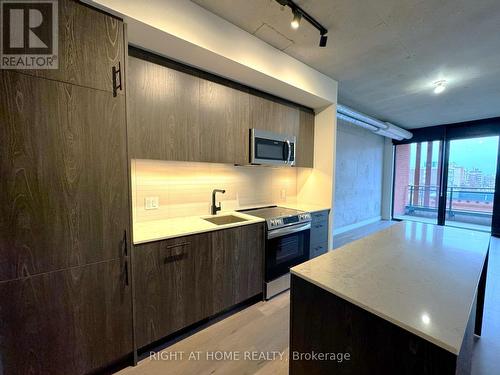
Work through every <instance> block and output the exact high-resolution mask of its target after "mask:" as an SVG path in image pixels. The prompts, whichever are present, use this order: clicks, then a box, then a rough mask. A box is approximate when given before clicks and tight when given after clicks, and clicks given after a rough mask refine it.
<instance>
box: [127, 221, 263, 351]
mask: <svg viewBox="0 0 500 375" xmlns="http://www.w3.org/2000/svg"><path fill="white" fill-rule="evenodd" d="M134 251H135V254H134V275H135V303H136V339H137V346H138V347H139V348H141V347H144V346H146V345H148V344H151V343H153V342H155V341H157V340H160V339H162V338H164V337H165V336H168V335H170V334H172V333H175V332H176V331H179V330H180V329H182V328H185V327H187V326H189V325H191V324H194V323H196V322H198V321H201V320H203V319H205V318H209V317H210V316H213V315H215V314H217V313H219V312H221V311H223V310H225V309H227V308H229V307H231V306H234V305H236V304H238V303H240V302H243V301H245V300H247V299H249V298H251V297H253V296H256V295H258V294H259V293H262V285H263V276H262V275H263V255H264V225H263V224H255V225H246V226H241V227H237V228H231V229H225V230H220V231H215V232H209V233H203V234H196V235H191V236H186V237H179V238H175V239H171V240H165V241H157V242H152V243H148V244H143V245H137V246H135V248H134Z"/></svg>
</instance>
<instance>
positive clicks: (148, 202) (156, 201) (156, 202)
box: [144, 197, 160, 210]
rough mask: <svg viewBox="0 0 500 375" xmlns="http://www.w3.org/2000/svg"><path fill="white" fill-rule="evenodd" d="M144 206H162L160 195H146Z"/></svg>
mask: <svg viewBox="0 0 500 375" xmlns="http://www.w3.org/2000/svg"><path fill="white" fill-rule="evenodd" d="M144 208H145V209H146V210H157V209H158V208H160V198H159V197H146V199H145V202H144Z"/></svg>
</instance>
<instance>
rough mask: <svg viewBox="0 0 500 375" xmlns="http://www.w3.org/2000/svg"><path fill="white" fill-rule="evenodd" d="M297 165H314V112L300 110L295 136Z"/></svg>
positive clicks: (308, 166)
mask: <svg viewBox="0 0 500 375" xmlns="http://www.w3.org/2000/svg"><path fill="white" fill-rule="evenodd" d="M295 165H296V166H297V167H306V168H313V167H314V114H313V113H310V112H306V111H303V110H301V111H300V122H299V135H298V137H297V162H296V164H295Z"/></svg>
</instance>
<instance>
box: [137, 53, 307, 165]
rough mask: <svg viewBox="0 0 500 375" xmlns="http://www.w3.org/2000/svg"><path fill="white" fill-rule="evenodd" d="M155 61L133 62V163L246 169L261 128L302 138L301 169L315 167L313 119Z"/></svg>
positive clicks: (299, 139) (299, 157) (138, 60)
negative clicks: (253, 132) (166, 162)
mask: <svg viewBox="0 0 500 375" xmlns="http://www.w3.org/2000/svg"><path fill="white" fill-rule="evenodd" d="M143 57H144V56H143ZM152 60H153V61H155V62H151V61H147V60H144V59H141V58H138V57H132V56H130V57H129V60H128V61H129V64H128V71H127V79H128V85H129V86H128V111H129V117H128V120H129V129H130V130H129V139H130V144H131V147H130V149H131V157H132V158H137V159H158V160H177V161H196V162H211V163H228V164H243V165H244V164H248V163H249V161H250V158H249V148H250V139H249V133H250V129H251V128H256V129H261V130H267V131H271V132H274V133H281V134H287V135H292V136H296V137H297V145H298V149H297V166H301V167H312V166H313V165H312V163H313V154H314V150H313V148H314V115H313V114H311V113H309V112H306V111H304V110H302V109H299V108H297V107H294V106H292V105H286V104H282V103H279V102H277V101H273V100H270V99H265V98H262V97H260V96H256V95H253V94H250V93H248V92H247V91H245V90H243V89H242V88H241V87H236V85H233V86H235V87H232V86H231V84H227V83H226V84H224V83H219V81H217V80H215V79H214V80H209V79H205V78H202V77H204V76H203V75H202V76H199V75H197V74H196V73H195V72H193V74H190V72H189V70H188V69H187V68H185V69H184V70H183V71H179V70H176V69H173V68H172V63H168V64H167V63H165V65H167V66H164V65H160V64H158V63H157V62H158V61H157V59H152ZM215 81H217V82H215Z"/></svg>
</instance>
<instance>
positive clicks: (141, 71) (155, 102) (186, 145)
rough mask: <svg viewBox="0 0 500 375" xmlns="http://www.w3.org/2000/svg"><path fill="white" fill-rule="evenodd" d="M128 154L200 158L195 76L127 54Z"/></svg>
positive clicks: (144, 157) (197, 84)
mask: <svg viewBox="0 0 500 375" xmlns="http://www.w3.org/2000/svg"><path fill="white" fill-rule="evenodd" d="M128 61H129V63H128V71H127V80H128V85H129V86H128V90H127V93H128V121H129V137H130V145H131V150H130V153H131V157H132V158H137V159H160V160H182V161H201V159H200V129H199V128H200V123H199V96H200V79H199V78H198V77H195V76H192V75H189V74H186V73H182V72H179V71H177V70H173V69H169V68H166V67H163V66H161V65H158V64H154V63H151V62H148V61H145V60H141V59H138V58H135V57H129V60H128Z"/></svg>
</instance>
